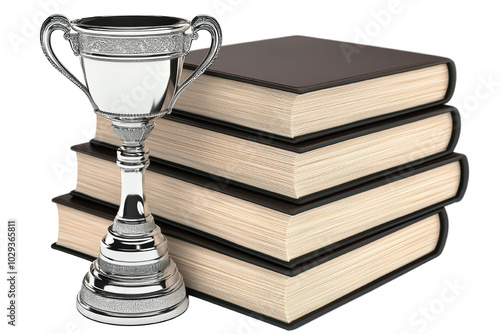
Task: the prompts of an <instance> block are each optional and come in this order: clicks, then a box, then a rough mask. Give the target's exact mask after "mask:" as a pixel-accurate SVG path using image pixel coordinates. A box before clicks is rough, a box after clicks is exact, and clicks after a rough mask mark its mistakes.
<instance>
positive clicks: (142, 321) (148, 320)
mask: <svg viewBox="0 0 500 334" xmlns="http://www.w3.org/2000/svg"><path fill="white" fill-rule="evenodd" d="M76 301H77V302H76V308H77V310H78V312H80V313H81V314H82V315H83V316H85V317H87V318H89V319H91V320H94V321H98V322H102V323H105V324H110V325H125V326H134V325H148V324H155V323H158V322H162V321H167V320H170V319H173V318H175V317H177V316H179V315H181V314H182V313H184V312H185V311H186V310H187V308H188V305H189V299H188V297H187V296H186V297H185V298H184V299H183V300H182V301H181V302H180V303H179V304H177V305H175V306H173V307H170V308H167V309H164V310H159V311H154V312H147V313H140V314H130V313H118V312H109V311H103V310H99V309H96V308H93V307H91V306H89V305H86V304H84V303H82V301H81V300H80V295H78V296H77V297H76Z"/></svg>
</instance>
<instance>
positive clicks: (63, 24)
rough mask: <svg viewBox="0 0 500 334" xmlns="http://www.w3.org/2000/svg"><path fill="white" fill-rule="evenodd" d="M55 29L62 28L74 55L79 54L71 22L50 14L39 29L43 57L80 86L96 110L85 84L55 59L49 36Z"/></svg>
mask: <svg viewBox="0 0 500 334" xmlns="http://www.w3.org/2000/svg"><path fill="white" fill-rule="evenodd" d="M55 30H62V31H63V32H64V39H66V40H68V41H69V42H70V45H71V48H72V49H73V53H74V55H75V56H78V55H79V52H78V49H79V47H78V34H71V24H70V22H69V20H68V19H67V18H66V17H65V16H62V15H51V16H49V17H48V18H47V19H46V20H45V21H44V22H43V24H42V28H41V30H40V44H41V45H42V51H43V53H44V54H45V57H47V59H48V60H49V63H51V64H52V66H54V67H55V69H56V70H58V71H59V72H61V73H62V74H63V75H64V76H65V77H66V78H68V79H69V81H71V82H72V83H74V84H75V85H76V86H77V87H78V88H80V89H81V90H82V91H83V92H84V93H85V95H87V97H88V98H89V100H90V103H92V107H94V110H98V107H97V105H96V104H95V102H94V100H93V99H92V96H91V95H90V92H89V89H88V88H87V86H86V85H84V84H82V83H81V81H80V80H78V79H77V78H76V77H75V76H74V75H73V74H72V73H71V72H70V71H68V69H66V67H65V66H64V65H63V64H62V63H61V62H60V61H59V59H57V56H56V55H55V54H54V51H53V50H52V44H51V36H52V33H53V32H54V31H55Z"/></svg>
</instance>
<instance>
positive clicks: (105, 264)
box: [77, 220, 189, 325]
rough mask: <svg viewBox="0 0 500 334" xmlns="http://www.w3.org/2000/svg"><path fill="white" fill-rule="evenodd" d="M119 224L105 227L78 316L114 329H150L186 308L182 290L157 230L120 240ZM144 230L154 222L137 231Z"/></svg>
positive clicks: (83, 289)
mask: <svg viewBox="0 0 500 334" xmlns="http://www.w3.org/2000/svg"><path fill="white" fill-rule="evenodd" d="M117 224H120V223H117V222H116V221H115V224H113V225H112V226H110V227H109V228H108V233H107V234H106V235H105V236H104V237H103V239H102V241H101V252H100V254H99V257H98V258H97V259H96V260H95V261H94V262H93V263H92V264H91V266H90V270H89V272H88V273H87V274H86V275H85V277H84V279H83V282H82V288H81V290H80V292H79V294H78V296H77V309H78V311H79V312H80V313H81V314H83V315H84V316H86V317H87V318H90V319H92V320H96V321H99V322H104V323H108V324H115V325H143V324H151V323H156V322H161V321H165V320H169V319H172V318H174V317H176V316H178V315H180V314H182V313H183V312H184V311H185V310H186V309H187V307H188V304H189V302H188V297H187V295H186V289H185V287H184V282H183V280H182V276H181V275H180V274H179V272H178V270H177V267H176V265H175V263H174V262H173V261H172V260H171V259H170V257H169V254H168V250H167V240H166V238H165V237H164V236H163V235H162V234H161V232H160V229H159V227H157V226H154V227H153V230H152V231H150V232H149V233H144V234H142V235H140V236H139V235H123V234H119V233H117V231H116V230H119V228H118V229H115V228H116V226H117ZM147 225H149V226H151V225H154V221H153V220H152V221H151V222H148V223H142V224H140V225H136V227H138V226H140V227H141V228H142V227H145V228H147ZM136 232H137V231H136ZM131 246H132V247H133V248H131Z"/></svg>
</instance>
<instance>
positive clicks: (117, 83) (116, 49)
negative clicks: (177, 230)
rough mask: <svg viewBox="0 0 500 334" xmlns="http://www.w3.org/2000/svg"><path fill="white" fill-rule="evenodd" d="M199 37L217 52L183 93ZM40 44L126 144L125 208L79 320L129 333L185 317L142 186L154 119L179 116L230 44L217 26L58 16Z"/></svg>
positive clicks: (93, 271)
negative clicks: (66, 58)
mask: <svg viewBox="0 0 500 334" xmlns="http://www.w3.org/2000/svg"><path fill="white" fill-rule="evenodd" d="M55 30H62V31H63V33H64V38H65V39H67V40H68V41H69V42H70V45H71V48H72V49H73V53H74V54H75V55H76V56H79V57H80V61H81V64H82V68H83V73H84V77H85V84H83V83H82V82H80V81H79V80H78V79H77V78H76V77H75V76H74V75H72V74H71V73H70V72H69V71H68V70H67V69H66V68H65V67H64V65H62V64H61V62H60V61H59V60H58V59H57V57H56V55H55V54H54V52H53V50H52V47H51V35H52V32H54V31H55ZM200 30H207V31H208V32H209V33H210V34H211V36H212V42H211V47H210V50H209V51H208V53H207V56H206V58H205V59H204V60H203V62H202V63H201V64H200V66H199V67H198V68H197V69H196V70H195V71H194V72H193V73H192V74H191V76H189V77H188V78H187V79H186V80H185V81H184V82H183V83H182V84H180V83H179V78H180V76H181V71H182V65H183V61H184V56H185V55H187V54H188V52H189V50H190V47H191V42H192V41H193V39H196V38H197V33H198V31H200ZM40 42H41V45H42V50H43V52H44V54H45V56H46V57H47V59H48V60H49V62H50V63H51V64H52V65H53V66H54V67H55V68H56V69H57V70H58V71H59V72H61V73H62V74H63V75H64V76H65V77H66V78H68V79H69V80H70V81H72V82H73V83H74V84H75V85H77V86H78V87H79V88H80V89H81V90H82V91H83V92H84V93H85V94H86V95H87V97H88V98H89V100H90V102H91V103H92V106H93V107H94V110H95V112H96V113H98V114H100V115H102V116H104V117H106V118H108V119H110V120H111V121H112V125H111V126H112V128H113V130H114V131H115V133H116V134H117V135H118V137H120V139H121V140H122V146H121V147H120V148H119V149H118V153H117V156H118V158H117V164H118V166H119V167H120V168H121V176H122V190H121V202H120V208H119V209H118V214H117V215H116V218H115V220H114V223H113V224H112V225H111V226H110V227H109V228H108V232H107V234H106V235H105V236H104V237H103V238H102V240H101V248H100V253H99V256H98V258H97V259H96V260H95V261H94V262H93V263H92V264H91V266H90V270H89V272H88V273H87V274H86V275H85V277H84V279H83V283H82V287H81V290H80V292H79V294H78V296H77V308H78V310H79V311H80V312H81V313H82V314H83V315H84V316H86V317H88V318H90V319H93V320H97V321H101V322H105V323H111V324H120V325H138V324H148V323H155V322H160V321H164V320H168V319H171V318H173V317H176V316H178V315H180V314H182V313H183V312H184V311H185V310H186V309H187V307H188V298H187V295H186V289H185V286H184V282H183V279H182V276H181V274H180V273H179V272H178V270H177V267H176V265H175V263H174V262H173V261H172V260H171V259H170V256H169V253H168V247H167V240H166V238H165V237H164V236H163V235H162V234H161V232H160V228H159V227H158V226H156V224H155V222H154V219H153V216H152V215H151V212H150V211H149V208H148V205H147V203H146V196H145V194H144V187H143V184H144V171H145V170H146V168H147V166H148V165H149V154H148V149H147V148H145V147H144V145H143V142H144V140H145V139H146V138H147V137H148V135H149V134H150V133H151V131H152V130H153V128H154V126H155V119H156V118H158V117H161V116H163V115H165V114H168V113H170V112H171V110H172V107H173V105H174V104H175V101H176V100H177V98H178V97H179V94H181V92H182V91H183V90H184V89H185V88H186V87H187V86H188V85H189V84H190V83H191V82H192V81H193V80H195V79H196V78H197V77H198V76H199V75H200V74H202V73H203V72H204V71H205V70H206V69H207V68H208V67H209V66H210V65H211V64H212V62H213V61H214V59H215V58H216V57H217V54H218V52H219V50H220V46H221V42H222V36H221V30H220V26H219V24H218V23H217V21H216V20H215V19H214V18H212V17H208V16H197V17H195V18H194V19H193V20H192V21H191V22H189V21H187V20H184V19H180V18H175V17H165V16H103V17H89V18H83V19H79V20H75V21H69V20H68V19H67V18H66V17H64V16H61V15H52V16H50V17H49V18H47V20H45V22H44V23H43V25H42V28H41V32H40ZM165 145H168V143H165ZM165 200H166V201H168V198H166V199H165Z"/></svg>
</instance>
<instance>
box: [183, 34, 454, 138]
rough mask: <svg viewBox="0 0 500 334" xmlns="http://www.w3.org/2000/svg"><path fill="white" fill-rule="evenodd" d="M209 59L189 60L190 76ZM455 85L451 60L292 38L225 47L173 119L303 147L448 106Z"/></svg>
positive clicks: (195, 57) (192, 55) (201, 52)
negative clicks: (212, 123) (184, 117)
mask: <svg viewBox="0 0 500 334" xmlns="http://www.w3.org/2000/svg"><path fill="white" fill-rule="evenodd" d="M353 51H356V52H353ZM205 54H206V50H198V51H192V52H191V53H190V54H189V55H188V56H187V57H186V60H185V64H184V71H183V75H184V77H186V76H187V75H189V74H190V73H191V70H193V69H194V68H195V67H196V66H197V65H198V64H199V63H200V62H201V60H202V59H203V57H204V56H205ZM454 86H455V66H454V64H453V62H452V61H451V60H450V59H447V58H443V57H437V56H431V55H425V54H419V53H414V52H405V51H399V50H392V49H386V48H380V47H373V46H366V45H356V44H350V43H345V42H339V41H332V40H326V39H319V38H311V37H305V36H289V37H282V38H276V39H269V40H261V41H256V42H249V43H241V44H234V45H227V46H223V47H222V49H221V52H220V54H219V56H218V57H217V59H216V61H215V62H214V63H213V65H212V66H211V67H210V68H209V69H208V70H207V71H206V72H205V73H204V74H203V75H201V77H200V78H198V80H196V81H195V82H194V83H193V84H191V85H190V86H189V87H188V88H187V89H186V91H185V92H184V93H183V94H181V97H180V98H179V100H178V102H177V104H176V108H177V109H178V110H177V111H174V113H180V112H183V113H188V114H189V115H191V116H196V117H202V118H205V119H214V120H218V121H223V122H226V123H227V124H229V125H233V126H236V127H243V128H245V129H246V130H247V131H254V132H257V133H260V132H265V133H271V134H273V135H276V136H279V137H281V139H283V140H288V141H294V142H299V141H302V140H306V139H309V138H312V137H317V136H319V135H323V134H324V133H331V132H335V131H338V130H340V129H346V128H351V127H354V126H359V125H361V124H366V123H369V122H372V121H374V120H380V119H382V118H386V117H390V116H394V115H396V114H398V113H405V112H409V111H412V110H416V109H421V108H424V107H429V106H432V105H437V104H442V103H445V102H447V101H448V100H449V99H450V98H451V95H452V94H453V90H454Z"/></svg>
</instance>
